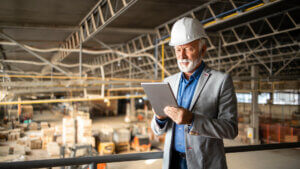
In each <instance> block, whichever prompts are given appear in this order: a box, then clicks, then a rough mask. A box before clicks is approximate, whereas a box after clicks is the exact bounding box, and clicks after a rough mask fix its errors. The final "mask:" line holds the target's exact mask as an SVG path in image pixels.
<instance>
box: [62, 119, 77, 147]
mask: <svg viewBox="0 0 300 169" xmlns="http://www.w3.org/2000/svg"><path fill="white" fill-rule="evenodd" d="M75 133H76V132H75V121H74V119H73V118H70V117H65V118H63V132H62V143H63V144H64V145H67V146H72V145H74V144H75Z"/></svg>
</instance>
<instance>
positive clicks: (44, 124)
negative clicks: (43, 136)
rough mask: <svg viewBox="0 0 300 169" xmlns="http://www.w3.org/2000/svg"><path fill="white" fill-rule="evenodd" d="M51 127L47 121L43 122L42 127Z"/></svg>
mask: <svg viewBox="0 0 300 169" xmlns="http://www.w3.org/2000/svg"><path fill="white" fill-rule="evenodd" d="M47 128H49V125H48V123H47V122H41V129H47Z"/></svg>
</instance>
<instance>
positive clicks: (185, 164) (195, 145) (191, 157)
mask: <svg viewBox="0 0 300 169" xmlns="http://www.w3.org/2000/svg"><path fill="white" fill-rule="evenodd" d="M205 37H206V34H205V32H204V29H203V26H202V25H201V23H200V22H199V21H198V20H196V19H192V18H187V17H185V18H182V19H180V20H178V21H177V22H176V23H175V24H174V25H173V28H172V31H171V40H170V43H169V45H170V46H174V47H175V53H176V58H177V63H178V67H179V69H180V71H181V72H180V73H177V74H175V75H172V76H170V77H168V78H166V79H165V82H169V83H170V86H171V88H172V90H173V93H174V95H175V97H176V98H177V102H178V105H179V107H170V106H167V107H166V108H165V109H164V112H165V114H166V115H167V116H158V115H154V117H153V120H152V122H151V127H152V130H153V131H154V133H155V134H156V135H161V134H164V133H166V138H165V146H164V156H163V169H186V168H188V169H226V168H227V165H226V158H225V152H224V144H223V138H227V139H234V138H235V137H236V136H237V134H238V128H237V101H236V95H235V91H234V86H233V82H232V79H231V77H230V76H229V75H228V74H225V73H222V72H219V71H216V70H212V69H210V68H209V67H208V66H207V65H205V63H204V62H203V57H204V55H205V52H206V45H205Z"/></svg>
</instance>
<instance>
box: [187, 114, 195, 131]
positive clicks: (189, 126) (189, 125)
mask: <svg viewBox="0 0 300 169" xmlns="http://www.w3.org/2000/svg"><path fill="white" fill-rule="evenodd" d="M193 124H194V114H193V119H192V122H191V124H188V128H189V132H190V130H191V129H192V127H193Z"/></svg>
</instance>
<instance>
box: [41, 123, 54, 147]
mask: <svg viewBox="0 0 300 169" xmlns="http://www.w3.org/2000/svg"><path fill="white" fill-rule="evenodd" d="M41 132H42V142H43V143H42V149H44V150H45V149H47V144H48V143H50V142H52V141H53V138H54V132H55V129H54V128H44V129H42V131H41Z"/></svg>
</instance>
